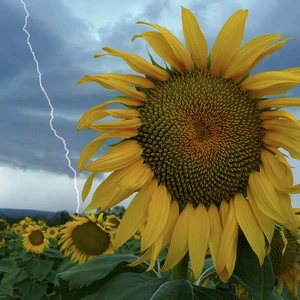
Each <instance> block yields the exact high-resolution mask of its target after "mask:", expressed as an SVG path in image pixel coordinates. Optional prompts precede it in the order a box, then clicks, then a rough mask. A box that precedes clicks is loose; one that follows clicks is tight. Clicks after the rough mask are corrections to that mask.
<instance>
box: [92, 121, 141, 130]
mask: <svg viewBox="0 0 300 300" xmlns="http://www.w3.org/2000/svg"><path fill="white" fill-rule="evenodd" d="M141 125H142V122H141V119H140V118H135V119H132V120H124V121H123V120H122V121H116V122H105V123H99V124H92V125H90V126H87V128H89V129H92V130H95V131H98V132H103V131H108V130H117V129H136V128H139V127H141Z"/></svg>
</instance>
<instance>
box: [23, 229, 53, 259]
mask: <svg viewBox="0 0 300 300" xmlns="http://www.w3.org/2000/svg"><path fill="white" fill-rule="evenodd" d="M22 236H23V247H24V249H25V250H26V251H27V252H33V253H40V254H41V253H43V252H44V249H45V248H49V239H48V237H47V235H46V234H45V233H44V232H43V231H42V229H41V227H40V226H38V225H29V226H28V227H27V228H26V232H25V233H24V234H23V235H22Z"/></svg>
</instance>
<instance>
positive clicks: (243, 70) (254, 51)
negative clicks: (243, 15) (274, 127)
mask: <svg viewBox="0 0 300 300" xmlns="http://www.w3.org/2000/svg"><path fill="white" fill-rule="evenodd" d="M282 37H283V35H281V34H265V35H262V36H259V37H256V38H254V39H252V40H251V41H249V42H248V43H246V44H245V45H243V46H242V48H241V49H240V50H239V51H238V53H237V54H236V55H235V57H233V59H232V61H231V63H230V65H229V67H228V69H227V70H226V71H225V72H224V74H223V76H224V77H225V78H231V77H232V78H233V79H234V81H235V82H238V81H239V80H241V79H242V78H243V77H244V76H246V75H247V74H248V73H249V72H250V67H251V66H252V64H253V63H254V62H255V60H256V59H257V58H258V57H259V56H260V55H261V54H262V53H263V51H264V50H265V48H266V47H267V46H269V45H270V44H272V43H273V42H275V41H276V40H278V39H280V38H282Z"/></svg>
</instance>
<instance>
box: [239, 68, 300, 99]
mask: <svg viewBox="0 0 300 300" xmlns="http://www.w3.org/2000/svg"><path fill="white" fill-rule="evenodd" d="M299 83H300V76H299V75H295V74H293V73H290V72H286V71H285V70H283V71H269V72H263V73H259V74H255V75H253V76H251V77H249V78H247V79H246V80H245V81H243V82H242V83H241V85H240V87H241V89H242V90H252V92H251V93H250V97H252V98H260V97H263V96H266V95H276V94H281V93H283V92H285V91H286V90H288V89H290V88H292V87H294V86H295V85H297V84H299Z"/></svg>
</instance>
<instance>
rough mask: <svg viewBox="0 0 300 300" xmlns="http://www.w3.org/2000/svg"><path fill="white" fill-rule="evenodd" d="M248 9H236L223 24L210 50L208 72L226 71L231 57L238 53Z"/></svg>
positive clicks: (218, 72) (215, 73) (217, 73)
mask: <svg viewBox="0 0 300 300" xmlns="http://www.w3.org/2000/svg"><path fill="white" fill-rule="evenodd" d="M247 16H248V10H242V9H240V10H238V11H237V12H235V13H234V14H233V15H232V16H231V17H230V18H229V19H228V20H227V22H226V23H225V24H224V26H223V28H222V29H221V31H220V33H219V34H218V36H217V38H216V41H215V43H214V45H213V47H212V50H211V67H210V72H211V73H212V74H214V75H219V74H220V73H224V72H226V70H227V69H228V67H229V66H230V62H231V60H232V58H233V57H234V56H235V55H236V54H237V53H238V51H239V48H240V45H241V43H242V40H243V37H244V27H245V22H246V19H247Z"/></svg>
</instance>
